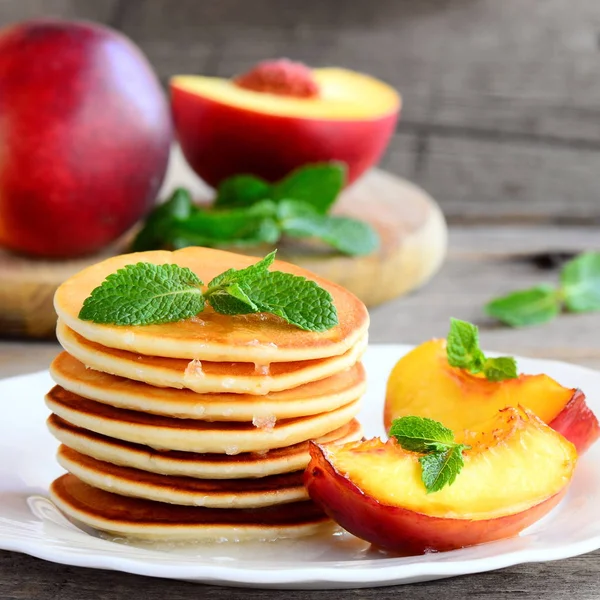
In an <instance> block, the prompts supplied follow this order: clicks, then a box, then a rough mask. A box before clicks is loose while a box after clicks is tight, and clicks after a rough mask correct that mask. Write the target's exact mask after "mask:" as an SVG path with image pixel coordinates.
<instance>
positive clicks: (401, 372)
mask: <svg viewBox="0 0 600 600" xmlns="http://www.w3.org/2000/svg"><path fill="white" fill-rule="evenodd" d="M518 405H521V406H525V407H527V408H528V409H530V410H532V411H533V412H534V413H535V414H536V415H537V416H538V417H539V418H540V419H542V421H544V422H545V423H547V424H548V425H550V427H552V428H553V429H555V430H556V431H558V432H559V433H561V434H562V435H564V436H565V437H566V438H567V439H568V440H569V441H571V442H572V443H573V444H575V446H576V448H577V451H578V452H579V453H580V454H581V453H583V452H585V451H586V450H587V449H588V448H589V446H590V445H591V444H593V443H594V442H595V441H596V440H597V439H598V437H599V436H600V425H599V424H598V420H597V419H596V417H595V416H594V413H593V412H592V411H591V410H590V408H589V407H588V406H587V404H586V402H585V396H584V394H583V392H581V391H580V390H577V389H570V388H566V387H563V386H562V385H560V384H559V383H558V382H557V381H555V380H554V379H552V378H551V377H548V375H543V374H542V375H520V376H519V377H518V378H516V379H506V380H504V381H500V382H494V381H488V380H487V379H485V378H484V377H483V376H480V375H472V374H470V373H469V372H467V371H465V370H463V369H457V368H454V367H451V366H450V365H449V364H448V360H447V358H446V340H443V339H436V340H430V341H428V342H425V343H424V344H421V345H420V346H418V347H417V348H415V349H414V350H412V351H411V352H409V353H408V354H406V355H405V356H404V357H402V358H401V359H400V360H399V361H398V363H397V364H396V366H395V367H394V369H393V370H392V372H391V374H390V377H389V379H388V384H387V392H386V400H385V410H384V421H385V426H386V430H387V429H389V427H390V425H391V423H392V421H393V420H394V419H396V418H398V417H404V416H408V415H414V416H417V417H428V418H430V419H435V420H436V421H440V422H442V423H443V424H444V425H445V426H446V427H449V428H450V429H452V430H453V431H454V432H455V434H456V436H457V439H458V440H459V441H460V440H461V439H462V435H463V434H462V432H464V430H469V429H471V430H472V429H473V428H475V429H477V427H478V425H479V424H480V423H481V422H482V421H485V420H487V419H489V418H491V417H493V415H494V414H496V412H497V411H498V410H500V409H501V408H505V407H507V406H518Z"/></svg>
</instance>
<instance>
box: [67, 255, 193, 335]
mask: <svg viewBox="0 0 600 600" xmlns="http://www.w3.org/2000/svg"><path fill="white" fill-rule="evenodd" d="M201 285H202V282H201V281H200V279H198V277H197V276H196V275H195V274H194V273H193V272H192V271H190V269H188V268H185V267H179V266H177V265H172V264H167V265H155V264H151V263H142V262H140V263H137V264H133V265H127V266H125V267H123V268H122V269H119V270H118V271H117V272H116V273H112V274H111V275H109V276H108V277H107V278H106V279H105V280H104V282H103V283H102V284H101V285H100V286H98V287H97V288H95V289H94V290H93V291H92V293H91V295H90V296H89V297H88V298H86V300H85V302H84V303H83V307H82V308H81V311H80V312H79V318H80V319H83V320H84V321H94V322H95V323H105V324H112V325H150V324H158V323H172V322H174V321H181V320H182V319H187V318H189V317H192V316H194V315H196V314H198V313H199V312H200V311H202V310H203V308H204V296H203V294H202V290H201V289H200V286H201Z"/></svg>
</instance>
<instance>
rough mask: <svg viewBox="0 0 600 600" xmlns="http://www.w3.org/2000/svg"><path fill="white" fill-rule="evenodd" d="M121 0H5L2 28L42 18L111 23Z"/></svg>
mask: <svg viewBox="0 0 600 600" xmlns="http://www.w3.org/2000/svg"><path fill="white" fill-rule="evenodd" d="M119 2H120V0H93V1H90V0H12V1H11V0H3V1H2V2H0V27H2V26H4V25H7V24H8V23H13V22H16V21H23V20H25V19H35V18H40V17H62V18H70V19H74V18H78V19H91V20H93V21H99V22H101V23H111V21H112V20H113V18H114V16H115V13H116V11H117V9H118V4H119Z"/></svg>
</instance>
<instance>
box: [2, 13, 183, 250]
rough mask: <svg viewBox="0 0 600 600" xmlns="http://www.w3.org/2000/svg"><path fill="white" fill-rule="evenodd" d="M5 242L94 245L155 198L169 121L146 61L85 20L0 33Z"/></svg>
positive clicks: (41, 246) (44, 246)
mask: <svg viewBox="0 0 600 600" xmlns="http://www.w3.org/2000/svg"><path fill="white" fill-rule="evenodd" d="M0 121H1V126H0V246H4V247H6V248H10V249H12V250H16V251H20V252H24V253H29V254H33V255H40V256H48V257H65V256H75V255H79V254H84V253H89V252H93V251H95V250H97V249H99V248H101V247H102V246H104V245H106V244H107V243H109V242H111V241H112V240H114V239H115V238H117V237H118V236H119V235H121V234H122V233H124V232H125V231H126V230H127V229H128V228H129V227H131V226H132V225H133V224H134V223H135V222H136V221H137V220H138V219H139V218H140V217H142V216H143V215H144V213H145V212H146V211H147V210H148V209H149V208H150V207H151V206H152V204H153V202H154V200H155V198H156V194H157V192H158V189H159V186H160V184H161V181H162V179H163V176H164V173H165V170H166V166H167V161H168V155H169V147H170V142H171V139H172V125H171V118H170V113H169V108H168V104H167V101H166V98H165V95H164V93H163V90H162V88H161V86H160V83H159V81H158V79H157V78H156V76H155V75H154V73H153V71H152V69H151V67H150V65H149V63H148V61H147V60H146V59H145V57H144V56H143V55H142V53H141V52H140V51H139V49H138V48H137V47H136V46H135V45H134V44H132V43H131V42H130V41H129V40H128V39H127V38H125V37H124V36H122V35H120V34H119V33H117V32H115V31H112V30H110V29H108V28H106V27H102V26H98V25H94V24H91V23H85V22H68V21H58V20H56V21H55V20H43V21H31V22H27V23H23V24H19V25H14V26H12V27H9V28H7V29H4V30H2V31H1V32H0Z"/></svg>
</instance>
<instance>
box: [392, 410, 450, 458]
mask: <svg viewBox="0 0 600 600" xmlns="http://www.w3.org/2000/svg"><path fill="white" fill-rule="evenodd" d="M389 436H390V437H393V438H396V440H397V441H398V443H399V444H400V445H401V446H402V448H404V449H405V450H410V451H411V452H431V451H432V450H439V449H447V448H448V446H451V445H454V433H452V430H451V429H448V428H447V427H444V426H443V425H442V424H441V423H439V422H438V421H434V420H433V419H427V418H425V417H401V418H399V419H394V420H393V421H392V426H391V427H390V431H389Z"/></svg>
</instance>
